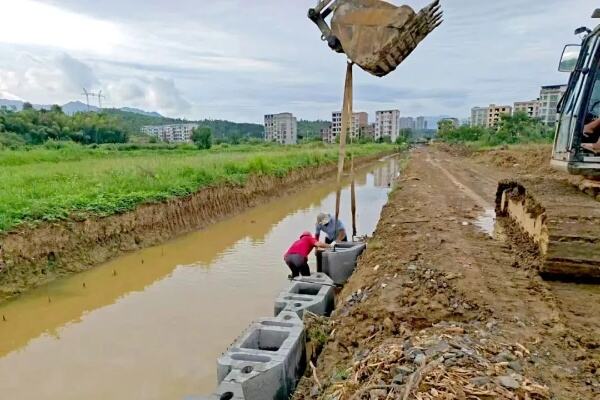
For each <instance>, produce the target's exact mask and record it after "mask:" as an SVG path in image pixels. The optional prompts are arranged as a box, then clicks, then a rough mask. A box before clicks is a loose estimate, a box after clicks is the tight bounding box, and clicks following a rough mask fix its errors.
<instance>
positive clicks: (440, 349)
mask: <svg viewBox="0 0 600 400" xmlns="http://www.w3.org/2000/svg"><path fill="white" fill-rule="evenodd" d="M448 350H450V345H449V344H448V342H445V341H443V340H442V341H441V342H438V343H437V344H436V345H434V346H432V347H430V348H429V349H427V350H426V351H425V354H427V355H428V356H430V357H431V356H434V355H436V354H439V353H446V352H447V351H448Z"/></svg>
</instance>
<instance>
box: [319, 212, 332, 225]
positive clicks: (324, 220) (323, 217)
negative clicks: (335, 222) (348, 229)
mask: <svg viewBox="0 0 600 400" xmlns="http://www.w3.org/2000/svg"><path fill="white" fill-rule="evenodd" d="M329 221H331V217H330V216H329V214H325V213H320V214H319V215H318V216H317V224H319V225H327V224H328V223H329Z"/></svg>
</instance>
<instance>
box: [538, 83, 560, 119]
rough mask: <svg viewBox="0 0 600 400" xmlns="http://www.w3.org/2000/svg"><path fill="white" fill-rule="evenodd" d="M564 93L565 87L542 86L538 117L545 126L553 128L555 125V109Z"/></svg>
mask: <svg viewBox="0 0 600 400" xmlns="http://www.w3.org/2000/svg"><path fill="white" fill-rule="evenodd" d="M566 91H567V85H552V86H542V89H541V91H540V111H539V115H538V117H539V119H540V120H541V121H542V122H543V123H545V124H546V125H550V126H553V125H555V124H556V120H557V113H556V107H557V106H558V102H559V101H560V99H561V98H562V96H563V95H564V94H565V92H566Z"/></svg>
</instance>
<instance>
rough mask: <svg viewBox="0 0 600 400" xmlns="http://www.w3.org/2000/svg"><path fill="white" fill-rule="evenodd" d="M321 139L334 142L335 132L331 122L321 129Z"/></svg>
mask: <svg viewBox="0 0 600 400" xmlns="http://www.w3.org/2000/svg"><path fill="white" fill-rule="evenodd" d="M321 140H323V142H324V143H334V142H335V138H334V137H333V134H332V131H331V124H329V125H328V126H326V127H325V128H322V129H321Z"/></svg>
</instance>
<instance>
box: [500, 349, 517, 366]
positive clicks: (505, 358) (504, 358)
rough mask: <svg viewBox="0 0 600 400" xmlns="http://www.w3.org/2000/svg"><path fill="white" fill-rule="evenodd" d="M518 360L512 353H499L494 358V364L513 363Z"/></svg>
mask: <svg viewBox="0 0 600 400" xmlns="http://www.w3.org/2000/svg"><path fill="white" fill-rule="evenodd" d="M516 360H517V358H516V357H515V356H514V355H513V354H512V353H510V352H508V351H503V352H501V353H499V354H498V355H497V356H496V357H494V362H497V363H499V362H511V361H516Z"/></svg>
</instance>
